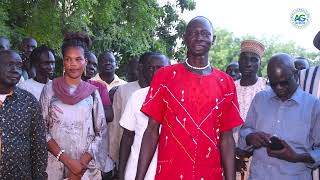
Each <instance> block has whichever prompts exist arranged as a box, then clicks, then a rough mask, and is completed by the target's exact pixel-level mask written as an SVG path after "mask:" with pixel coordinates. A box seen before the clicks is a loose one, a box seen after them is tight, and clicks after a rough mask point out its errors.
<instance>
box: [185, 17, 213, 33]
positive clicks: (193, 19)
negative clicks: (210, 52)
mask: <svg viewBox="0 0 320 180" xmlns="http://www.w3.org/2000/svg"><path fill="white" fill-rule="evenodd" d="M201 18H203V19H205V20H207V21H208V22H209V24H210V27H211V30H212V31H214V27H213V25H212V23H211V21H210V19H208V18H207V17H204V16H196V17H194V18H192V19H191V20H190V21H189V23H188V24H187V27H186V30H187V29H188V28H189V26H190V24H191V23H192V22H193V21H196V20H197V19H201Z"/></svg>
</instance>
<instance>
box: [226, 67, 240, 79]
mask: <svg viewBox="0 0 320 180" xmlns="http://www.w3.org/2000/svg"><path fill="white" fill-rule="evenodd" d="M226 73H227V74H228V75H229V76H231V77H232V79H233V80H234V81H236V80H238V79H240V78H241V73H240V71H239V65H238V64H230V65H229V66H228V67H227V70H226Z"/></svg>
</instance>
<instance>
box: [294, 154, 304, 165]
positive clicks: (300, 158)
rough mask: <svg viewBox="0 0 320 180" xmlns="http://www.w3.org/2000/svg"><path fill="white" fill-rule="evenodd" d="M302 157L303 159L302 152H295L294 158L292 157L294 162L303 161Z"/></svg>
mask: <svg viewBox="0 0 320 180" xmlns="http://www.w3.org/2000/svg"><path fill="white" fill-rule="evenodd" d="M302 159H303V155H302V154H298V153H294V155H293V158H292V162H293V163H298V162H302Z"/></svg>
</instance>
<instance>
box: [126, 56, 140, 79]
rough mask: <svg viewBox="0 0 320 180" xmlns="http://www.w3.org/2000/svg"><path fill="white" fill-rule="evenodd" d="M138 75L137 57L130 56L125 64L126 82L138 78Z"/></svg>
mask: <svg viewBox="0 0 320 180" xmlns="http://www.w3.org/2000/svg"><path fill="white" fill-rule="evenodd" d="M138 76H139V58H132V59H131V60H130V61H129V63H128V65H127V79H128V82H132V81H136V80H138Z"/></svg>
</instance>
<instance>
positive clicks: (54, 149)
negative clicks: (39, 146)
mask: <svg viewBox="0 0 320 180" xmlns="http://www.w3.org/2000/svg"><path fill="white" fill-rule="evenodd" d="M48 150H49V152H50V153H51V154H52V155H53V156H55V157H57V156H58V154H59V152H60V151H61V148H60V147H59V145H58V144H57V142H56V141H55V140H54V139H50V140H49V141H48ZM59 160H60V161H61V162H62V163H63V164H64V165H66V166H67V168H68V169H69V170H70V171H71V172H72V173H73V174H75V175H77V176H81V172H82V171H83V170H84V167H83V165H82V164H81V162H80V160H74V159H72V158H70V156H68V155H67V154H66V153H62V154H61V156H60V158H59Z"/></svg>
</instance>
